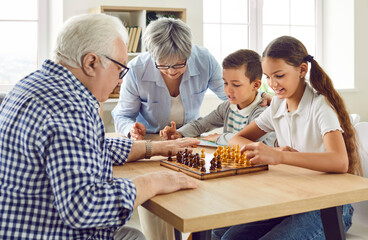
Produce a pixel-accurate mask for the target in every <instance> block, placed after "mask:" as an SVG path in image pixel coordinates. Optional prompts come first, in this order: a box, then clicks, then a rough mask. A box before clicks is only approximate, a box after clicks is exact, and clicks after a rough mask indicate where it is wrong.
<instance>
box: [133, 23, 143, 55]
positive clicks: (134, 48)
mask: <svg viewBox="0 0 368 240" xmlns="http://www.w3.org/2000/svg"><path fill="white" fill-rule="evenodd" d="M141 34H142V27H137V31H136V34H135V36H134V40H133V42H134V43H133V48H132V52H133V53H135V52H137V49H138V44H139V40H140V39H141Z"/></svg>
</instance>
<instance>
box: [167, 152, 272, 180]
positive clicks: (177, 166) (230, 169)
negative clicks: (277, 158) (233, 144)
mask: <svg viewBox="0 0 368 240" xmlns="http://www.w3.org/2000/svg"><path fill="white" fill-rule="evenodd" d="M204 155H205V157H203V155H202V157H200V160H204V166H203V167H204V169H202V171H201V166H196V167H192V166H188V165H187V164H183V163H179V162H178V161H177V157H176V156H173V157H171V160H168V159H165V160H160V165H161V166H164V167H167V168H170V169H172V170H175V171H179V172H183V173H185V174H187V175H189V176H191V177H194V178H197V179H200V180H206V179H213V178H220V177H226V176H233V175H238V174H246V173H252V172H258V171H265V170H268V165H251V164H249V163H247V164H246V163H243V164H241V163H235V161H234V159H228V160H227V161H226V162H222V164H221V168H215V169H212V170H211V169H210V168H211V160H212V159H213V158H214V155H213V154H207V153H205V154H204Z"/></svg>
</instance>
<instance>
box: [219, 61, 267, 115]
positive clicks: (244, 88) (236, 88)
mask: <svg viewBox="0 0 368 240" xmlns="http://www.w3.org/2000/svg"><path fill="white" fill-rule="evenodd" d="M222 75H223V79H224V89H225V93H226V96H227V98H228V99H229V101H230V103H231V104H237V105H238V108H239V109H243V108H245V107H247V106H249V104H251V103H252V102H253V101H254V99H255V97H256V93H257V90H258V88H259V87H260V82H261V80H255V81H253V82H252V83H250V80H249V78H248V77H246V76H245V69H244V68H243V67H241V68H238V69H233V68H231V69H224V70H223V72H222Z"/></svg>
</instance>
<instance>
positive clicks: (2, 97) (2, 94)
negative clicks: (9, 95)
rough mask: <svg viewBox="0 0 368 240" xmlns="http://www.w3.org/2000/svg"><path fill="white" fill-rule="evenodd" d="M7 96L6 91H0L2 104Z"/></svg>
mask: <svg viewBox="0 0 368 240" xmlns="http://www.w3.org/2000/svg"><path fill="white" fill-rule="evenodd" d="M5 96H6V94H5V93H2V92H0V104H1V102H2V101H3V100H4V98H5Z"/></svg>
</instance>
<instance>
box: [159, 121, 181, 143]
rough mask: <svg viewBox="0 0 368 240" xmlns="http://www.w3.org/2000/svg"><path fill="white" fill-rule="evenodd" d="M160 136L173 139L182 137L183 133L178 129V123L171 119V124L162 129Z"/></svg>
mask: <svg viewBox="0 0 368 240" xmlns="http://www.w3.org/2000/svg"><path fill="white" fill-rule="evenodd" d="M160 137H163V138H164V139H165V140H172V139H177V138H182V137H183V135H181V134H180V133H179V132H178V131H176V123H175V122H174V121H171V126H166V127H165V128H164V129H163V130H160Z"/></svg>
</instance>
